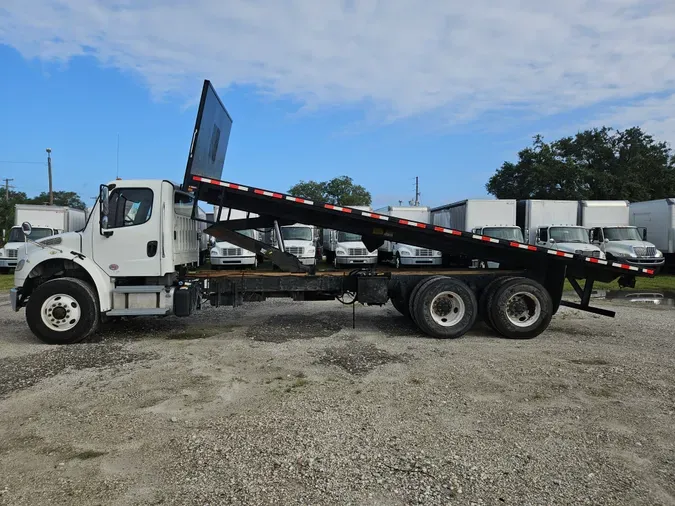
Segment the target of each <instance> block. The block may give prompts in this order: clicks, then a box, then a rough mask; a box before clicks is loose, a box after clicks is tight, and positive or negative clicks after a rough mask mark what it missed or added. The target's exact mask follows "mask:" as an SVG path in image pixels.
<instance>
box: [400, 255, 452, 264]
mask: <svg viewBox="0 0 675 506" xmlns="http://www.w3.org/2000/svg"><path fill="white" fill-rule="evenodd" d="M400 258H401V265H441V261H442V257H400Z"/></svg>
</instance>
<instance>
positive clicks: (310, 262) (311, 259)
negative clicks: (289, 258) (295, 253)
mask: <svg viewBox="0 0 675 506" xmlns="http://www.w3.org/2000/svg"><path fill="white" fill-rule="evenodd" d="M297 258H298V260H299V261H300V263H301V264H302V265H316V258H315V257H305V258H300V257H297Z"/></svg>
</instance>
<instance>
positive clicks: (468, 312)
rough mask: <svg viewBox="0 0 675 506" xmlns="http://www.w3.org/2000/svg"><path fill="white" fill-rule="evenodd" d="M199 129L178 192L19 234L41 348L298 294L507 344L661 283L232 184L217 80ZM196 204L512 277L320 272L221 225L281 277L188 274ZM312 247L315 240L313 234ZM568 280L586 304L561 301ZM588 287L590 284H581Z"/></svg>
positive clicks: (17, 305)
mask: <svg viewBox="0 0 675 506" xmlns="http://www.w3.org/2000/svg"><path fill="white" fill-rule="evenodd" d="M205 109H207V110H206V112H205ZM197 118H198V119H197V123H196V126H195V131H194V132H193V135H192V142H191V144H190V152H189V156H188V164H187V167H186V170H185V177H184V183H183V185H182V186H181V187H180V188H179V187H177V186H175V185H173V184H172V183H171V182H169V181H168V180H166V179H163V180H133V181H126V180H115V181H112V182H110V183H109V184H107V185H102V186H101V188H100V194H99V198H98V200H97V202H96V205H95V206H94V208H93V210H92V219H90V220H88V222H87V224H86V227H85V228H84V229H83V230H80V231H78V232H68V233H63V234H59V235H56V236H54V237H52V238H50V239H49V243H48V244H47V243H45V242H34V241H32V240H31V235H32V230H31V227H30V225H28V224H27V223H26V224H25V225H24V224H22V232H23V233H24V234H25V235H26V237H27V239H28V240H27V242H26V244H25V248H22V252H21V254H20V257H19V261H18V263H17V266H16V269H15V275H14V285H15V286H14V288H12V290H11V291H10V303H11V306H12V308H13V309H14V310H15V311H19V310H20V309H22V308H25V312H26V322H27V324H28V326H29V327H30V328H31V330H32V331H33V333H34V334H35V335H36V336H37V337H39V338H40V339H42V340H43V341H45V342H47V343H51V344H67V343H74V342H78V341H81V340H83V339H86V338H87V337H88V336H90V335H91V334H92V333H93V332H95V331H96V329H97V328H98V325H99V323H100V321H101V320H102V318H106V319H109V318H117V317H123V316H166V315H170V314H173V315H175V316H179V317H180V316H189V315H191V314H192V313H193V312H194V311H196V310H198V309H199V308H200V307H201V304H202V303H203V302H207V301H208V302H209V303H210V304H211V305H213V306H219V305H226V306H238V305H240V304H242V303H244V302H246V303H249V302H256V301H264V300H266V299H267V298H268V297H288V298H291V299H293V300H296V301H304V300H335V299H337V300H338V301H340V302H342V303H343V304H350V305H351V304H356V303H360V304H365V305H378V306H381V305H383V304H386V303H387V302H388V301H391V302H392V305H393V306H394V307H395V308H396V309H397V310H398V311H399V312H401V313H402V314H403V315H405V316H406V317H408V318H410V319H411V320H412V321H413V322H414V323H415V324H416V326H417V327H418V328H419V329H420V330H421V331H422V332H424V333H425V334H427V335H429V336H433V337H436V338H456V337H460V336H462V335H464V334H465V333H466V332H468V331H469V330H470V329H471V328H472V327H473V325H474V324H475V322H476V321H477V319H478V318H480V319H481V320H483V321H484V322H485V323H486V324H487V325H489V326H490V327H491V328H493V329H494V330H495V331H496V332H497V333H499V334H500V335H502V336H504V337H508V338H521V339H522V338H532V337H535V336H537V335H539V334H540V333H541V332H543V331H544V330H545V329H546V328H547V327H548V325H549V323H550V321H551V317H552V316H553V315H554V314H555V312H556V311H557V310H558V308H559V307H560V306H562V305H566V306H571V307H575V308H577V309H580V310H584V311H590V312H594V313H596V314H602V315H606V316H613V315H614V313H613V312H612V311H610V310H608V309H605V308H596V307H592V306H590V294H591V292H592V288H593V283H594V282H595V281H596V280H597V281H611V280H613V279H616V278H619V277H628V278H630V279H632V280H633V281H634V278H635V276H651V275H653V273H654V271H653V270H651V269H647V268H639V267H636V266H630V265H627V264H621V263H618V262H607V261H605V260H600V259H597V258H591V257H588V256H583V255H579V254H573V253H566V252H562V251H555V250H551V249H548V248H543V247H537V246H528V245H524V244H521V243H517V242H513V241H508V240H504V239H497V238H490V237H484V236H478V235H476V234H472V233H470V232H462V231H457V230H452V229H448V228H445V227H440V226H436V225H432V224H429V223H425V222H421V221H412V220H410V219H405V218H398V217H395V216H385V215H378V214H375V213H371V212H369V211H361V210H358V209H351V208H347V207H339V206H334V205H330V204H323V203H320V202H312V201H308V200H306V199H303V198H298V197H294V196H291V195H284V194H281V193H278V192H271V191H268V190H262V189H258V188H252V187H249V186H246V185H243V184H237V183H230V182H227V181H223V180H221V179H220V177H221V174H222V168H223V163H224V158H225V150H226V147H227V143H228V139H229V132H230V128H231V125H232V120H231V118H230V117H229V115H228V114H227V111H226V110H225V108H224V106H223V105H222V102H220V99H219V98H218V97H217V95H216V93H215V90H213V87H212V86H211V84H210V83H209V81H205V82H204V87H203V90H202V99H201V101H200V105H199V111H198V114H197ZM218 136H220V137H218ZM214 137H215V141H214ZM214 150H215V152H214ZM199 201H202V202H206V203H208V204H210V205H221V204H222V203H223V202H227V203H228V206H229V207H231V208H234V209H240V210H243V211H247V212H251V213H257V214H258V215H259V216H260V218H258V219H256V228H258V226H267V227H270V226H273V227H274V228H275V230H278V225H279V221H283V222H284V223H310V224H311V225H312V226H316V227H335V228H337V229H339V230H344V231H348V232H350V233H354V234H359V235H361V236H362V237H363V239H364V242H365V243H366V244H376V243H380V242H382V241H384V240H385V239H388V240H391V241H392V242H394V243H400V244H412V245H414V247H417V248H425V249H429V250H440V249H443V250H457V251H459V252H461V253H463V254H466V255H467V256H471V257H475V258H480V259H483V260H486V261H496V262H500V263H502V262H504V263H507V264H508V265H509V266H510V268H509V270H502V269H495V270H491V271H478V270H476V271H473V272H467V271H451V270H445V271H440V270H439V271H437V272H436V273H435V274H434V275H429V273H428V272H424V271H422V270H411V271H407V272H406V271H402V270H399V271H394V272H390V271H389V272H377V271H375V270H373V269H355V270H353V271H351V272H349V273H346V272H335V271H330V272H312V271H313V269H311V268H310V267H308V266H306V265H303V264H302V263H301V262H300V261H298V257H296V256H293V255H292V254H290V253H287V252H284V251H282V250H281V249H277V248H273V247H271V246H270V245H268V244H265V243H261V242H260V241H256V240H254V239H252V238H250V237H247V236H245V235H242V234H240V233H238V232H237V230H240V229H243V228H249V227H248V226H247V224H246V223H245V222H244V223H242V222H241V221H240V220H228V221H218V222H216V223H213V224H212V225H210V226H209V227H208V228H207V229H206V233H207V234H209V235H212V236H214V237H216V238H217V239H218V240H220V241H228V242H232V243H233V244H237V245H238V246H240V247H242V248H245V249H250V250H255V251H256V252H265V253H266V254H269V257H270V259H271V260H272V262H273V263H274V264H275V265H277V266H278V267H279V268H281V269H282V270H284V271H285V272H283V273H275V272H267V273H260V272H244V271H239V272H226V271H224V272H213V271H205V272H190V270H189V269H190V268H191V267H194V266H195V265H196V264H197V263H198V260H199V248H200V246H199V237H198V227H197V222H196V221H195V219H196V218H197V217H198V208H197V203H198V202H199ZM190 210H191V212H190ZM246 221H248V220H246ZM238 223H239V224H238ZM312 226H309V227H306V228H310V229H311V228H312ZM289 228H293V227H289ZM296 228H298V227H296ZM281 234H283V233H281ZM281 234H275V235H281ZM302 238H303V240H305V239H307V240H309V242H311V239H312V238H313V234H310V235H309V236H306V235H303V237H302ZM290 240H294V239H289V241H290ZM285 242H286V241H285V240H284V241H282V244H284V243H285ZM565 278H567V280H568V281H569V282H570V284H571V285H572V287H573V288H574V290H575V292H576V293H577V295H579V298H580V303H574V302H572V301H569V300H563V299H562V292H563V287H564V280H565ZM580 280H585V283H584V286H583V287H582V286H581V285H580ZM353 314H354V313H353ZM387 317H389V316H387Z"/></svg>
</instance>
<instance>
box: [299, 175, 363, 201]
mask: <svg viewBox="0 0 675 506" xmlns="http://www.w3.org/2000/svg"><path fill="white" fill-rule="evenodd" d="M288 193H290V194H291V195H294V196H296V197H302V198H305V199H309V200H313V201H316V202H325V203H327V204H334V205H339V206H369V205H370V204H371V202H372V197H371V195H370V192H368V191H367V190H366V189H365V188H364V187H363V186H361V185H358V184H354V181H353V180H352V178H350V177H349V176H341V177H336V178H333V179H331V180H330V181H322V182H317V181H300V182H299V183H298V184H296V185H294V186H292V187H291V189H290V190H288Z"/></svg>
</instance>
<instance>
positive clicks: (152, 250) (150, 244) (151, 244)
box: [147, 241, 157, 258]
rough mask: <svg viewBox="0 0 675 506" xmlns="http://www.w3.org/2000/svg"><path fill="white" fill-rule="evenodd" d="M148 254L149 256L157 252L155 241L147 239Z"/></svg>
mask: <svg viewBox="0 0 675 506" xmlns="http://www.w3.org/2000/svg"><path fill="white" fill-rule="evenodd" d="M147 252H148V256H149V257H150V258H152V257H154V256H155V255H156V254H157V241H149V242H148V247H147Z"/></svg>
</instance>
